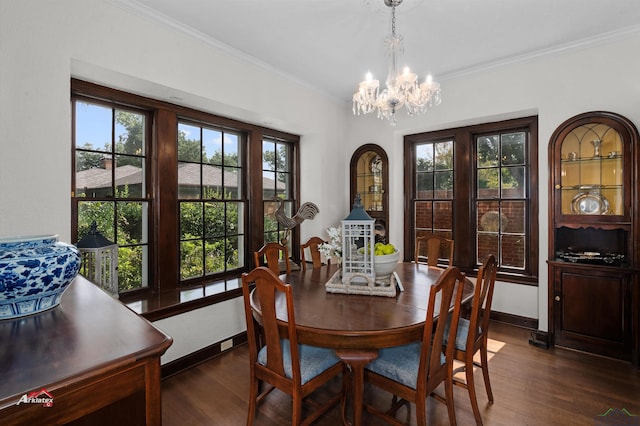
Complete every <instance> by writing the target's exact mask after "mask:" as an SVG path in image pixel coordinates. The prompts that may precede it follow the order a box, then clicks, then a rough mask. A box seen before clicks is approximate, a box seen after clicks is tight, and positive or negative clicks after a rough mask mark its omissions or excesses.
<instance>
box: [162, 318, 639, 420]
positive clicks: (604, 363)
mask: <svg viewBox="0 0 640 426" xmlns="http://www.w3.org/2000/svg"><path fill="white" fill-rule="evenodd" d="M489 338H490V340H491V342H490V351H492V352H493V353H492V354H490V357H491V359H490V361H489V372H490V376H491V386H492V389H493V395H494V399H495V403H494V404H491V405H490V404H488V401H487V395H486V393H485V390H484V384H483V381H482V373H481V372H480V371H479V370H478V371H476V373H475V377H476V384H477V389H478V404H479V406H480V411H481V413H482V418H483V420H484V424H485V425H504V426H514V425H563V426H564V425H594V424H595V425H613V424H625V425H626V424H634V425H640V370H639V369H636V368H634V367H633V366H632V365H630V364H628V363H624V362H620V361H615V360H611V359H607V358H602V357H597V356H593V355H588V354H584V353H580V352H575V351H570V350H566V349H560V348H555V349H549V350H546V349H541V348H538V347H534V346H531V345H529V343H528V340H529V331H528V330H524V329H520V328H516V327H513V326H509V325H505V324H501V323H493V324H492V325H491V329H490V331H489ZM248 374H249V368H248V355H247V347H246V346H241V347H239V348H236V349H233V350H230V351H229V352H226V353H224V354H222V355H220V356H218V357H217V358H214V359H212V360H210V361H207V362H205V363H203V364H200V365H198V366H196V367H194V368H192V369H190V370H188V371H185V372H182V373H179V374H177V375H175V376H172V377H169V378H168V379H166V380H164V381H163V383H162V416H163V424H164V425H167V426H173V425H219V426H223V425H229V426H236V425H242V424H245V423H246V413H247V406H248V405H247V399H248V392H249V380H248ZM338 386H339V383H338V382H336V383H332V384H331V387H333V389H338ZM333 389H332V390H333ZM439 390H440V391H442V389H439ZM321 392H322V391H321ZM323 396H324V395H323V394H322V393H320V394H318V396H317V398H318V399H322V397H323ZM365 399H366V400H367V401H369V402H373V403H374V404H377V405H380V406H384V405H386V404H388V403H389V401H390V395H389V394H385V393H383V392H382V391H378V390H374V389H373V388H371V387H367V388H366V389H365ZM454 399H455V407H456V418H457V421H458V424H459V425H463V426H466V425H472V424H474V419H473V413H472V411H471V406H470V405H469V400H468V396H467V394H466V390H464V389H462V388H459V387H455V388H454ZM623 408H624V409H626V410H627V411H628V412H629V413H631V414H634V415H636V416H638V417H624V418H622V417H616V418H614V417H612V416H611V415H608V416H599V415H600V414H604V413H605V412H607V411H608V410H609V409H614V410H621V409H623ZM411 409H412V410H414V409H415V407H413V406H412V408H411ZM427 410H428V415H427V421H428V422H429V424H430V425H446V424H448V421H447V412H446V407H445V406H444V404H441V403H439V402H437V401H435V400H433V398H429V403H428V405H427ZM405 414H406V411H405V410H404V409H401V411H400V412H399V414H398V415H399V416H402V417H400V418H404V416H405ZM413 414H414V413H412V416H411V424H415V420H414V417H413ZM289 421H290V399H289V397H288V396H287V395H285V394H283V393H281V392H279V391H277V390H275V391H273V392H272V393H271V394H270V395H269V396H268V397H267V398H266V399H265V401H264V402H263V403H262V404H261V405H259V406H258V412H257V417H256V425H284V424H288V423H289ZM364 423H365V424H367V425H381V424H383V423H382V422H381V421H380V420H378V419H376V418H374V417H373V416H371V415H369V414H367V413H365V414H364ZM338 424H340V410H339V408H337V407H336V408H335V409H333V411H331V412H330V413H328V414H327V416H325V417H324V418H321V419H320V420H318V421H317V422H316V423H314V425H319V426H320V425H324V426H334V425H338Z"/></svg>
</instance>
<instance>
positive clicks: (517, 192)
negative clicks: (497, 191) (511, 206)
mask: <svg viewBox="0 0 640 426" xmlns="http://www.w3.org/2000/svg"><path fill="white" fill-rule="evenodd" d="M524 175H525V168H524V167H503V168H502V194H501V195H502V198H525V197H526V194H525V187H524V185H525V181H524V179H525V176H524Z"/></svg>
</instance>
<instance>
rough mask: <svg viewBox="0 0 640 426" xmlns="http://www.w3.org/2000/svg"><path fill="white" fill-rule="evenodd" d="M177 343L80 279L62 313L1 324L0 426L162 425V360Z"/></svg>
mask: <svg viewBox="0 0 640 426" xmlns="http://www.w3.org/2000/svg"><path fill="white" fill-rule="evenodd" d="M171 343H172V339H171V337H169V336H167V335H166V334H164V333H163V332H161V331H159V330H158V329H157V328H155V327H154V326H153V325H151V323H149V322H148V321H147V320H145V319H144V318H142V317H140V316H138V315H136V314H135V313H134V312H132V311H131V310H129V309H128V308H127V307H125V306H124V305H122V304H121V303H119V302H118V301H116V300H114V299H112V298H111V297H110V296H109V295H107V294H106V293H104V292H103V291H102V290H100V289H99V288H98V287H96V286H95V285H93V284H92V283H90V282H89V281H87V280H86V279H85V278H83V277H82V276H78V277H76V278H75V279H74V281H73V282H72V283H71V285H70V286H69V288H68V289H67V290H66V291H65V293H64V294H63V295H62V301H61V303H60V305H59V306H57V307H55V308H53V309H50V310H48V311H45V312H42V313H39V314H36V315H31V316H27V317H23V318H17V319H10V320H2V321H0V424H1V425H4V426H7V425H18V424H20V425H29V424H30V425H35V424H47V425H57V424H73V425H85V424H86V425H114V424H126V425H160V424H161V423H162V406H161V385H160V356H161V355H162V354H163V353H164V352H165V351H166V350H167V348H168V347H169V346H171ZM30 396H33V397H40V398H45V399H46V398H49V397H51V398H52V405H51V406H45V404H43V403H30V402H24V401H25V398H28V397H30Z"/></svg>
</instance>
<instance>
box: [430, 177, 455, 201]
mask: <svg viewBox="0 0 640 426" xmlns="http://www.w3.org/2000/svg"><path fill="white" fill-rule="evenodd" d="M435 178H436V185H435V186H436V193H435V196H434V198H453V171H448V172H436V174H435Z"/></svg>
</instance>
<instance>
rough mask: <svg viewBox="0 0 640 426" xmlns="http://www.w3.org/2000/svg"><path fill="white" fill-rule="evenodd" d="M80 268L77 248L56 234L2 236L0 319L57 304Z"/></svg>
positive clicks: (31, 312)
mask: <svg viewBox="0 0 640 426" xmlns="http://www.w3.org/2000/svg"><path fill="white" fill-rule="evenodd" d="M79 270H80V254H79V253H78V249H77V248H76V247H75V246H73V245H71V244H66V243H62V242H59V241H58V236H57V235H40V236H28V237H13V238H11V237H10V238H0V320H3V319H8V318H17V317H22V316H25V315H31V314H35V313H38V312H42V311H45V310H47V309H51V308H53V307H55V306H58V305H59V304H60V299H61V298H62V293H63V292H64V290H65V289H66V288H67V287H68V286H69V284H70V283H71V281H72V280H73V279H74V278H75V276H76V275H77V274H78V271H79Z"/></svg>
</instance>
